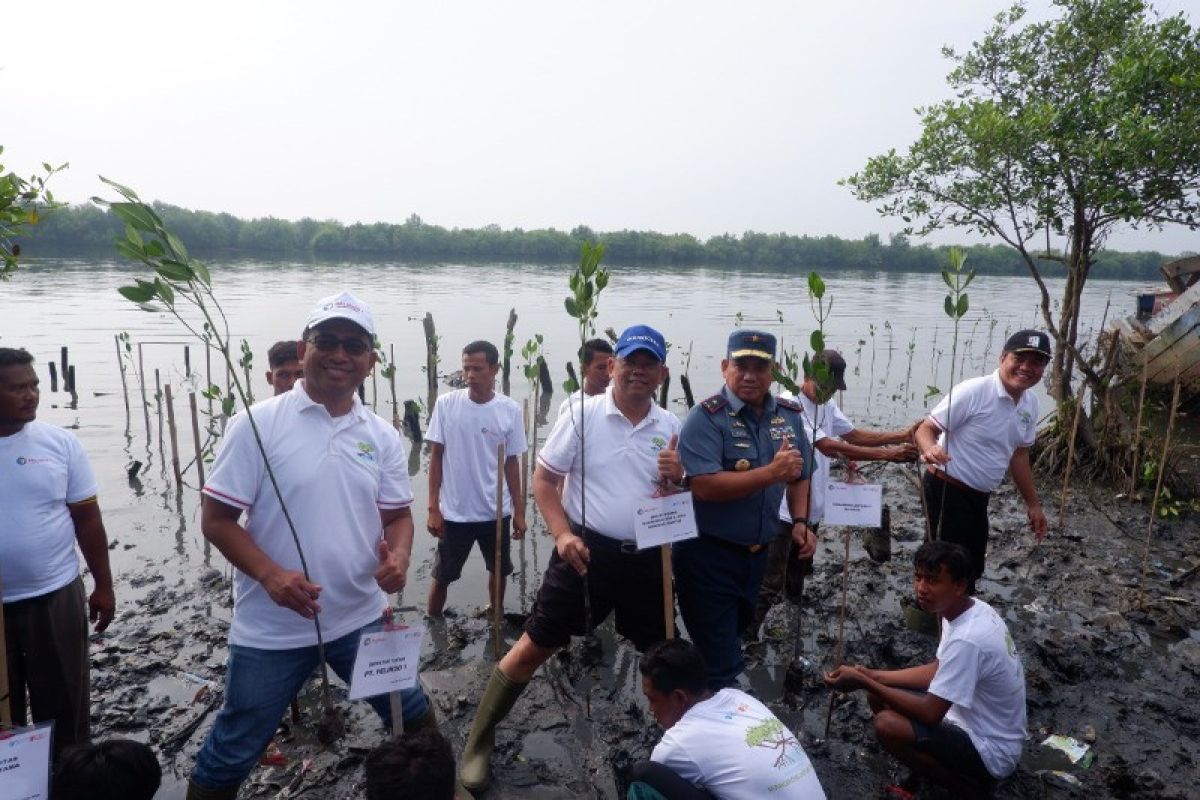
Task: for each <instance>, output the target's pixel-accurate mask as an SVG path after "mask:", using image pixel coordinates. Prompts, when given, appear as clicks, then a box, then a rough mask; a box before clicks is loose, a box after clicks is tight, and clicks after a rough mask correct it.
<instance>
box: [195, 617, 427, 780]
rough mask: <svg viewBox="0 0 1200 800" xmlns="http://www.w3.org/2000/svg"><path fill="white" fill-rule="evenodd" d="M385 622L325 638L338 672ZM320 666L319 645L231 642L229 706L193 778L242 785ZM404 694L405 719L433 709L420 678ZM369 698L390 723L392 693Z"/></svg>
mask: <svg viewBox="0 0 1200 800" xmlns="http://www.w3.org/2000/svg"><path fill="white" fill-rule="evenodd" d="M381 627H382V622H375V623H372V624H370V625H366V626H364V627H362V628H360V629H359V630H357V631H354V632H353V633H348V634H346V635H345V636H343V637H341V638H340V639H336V640H334V641H332V642H326V643H325V660H326V661H327V662H328V664H329V666H331V667H332V668H333V671H334V672H336V673H337V675H338V677H340V678H341V679H342V680H344V681H346V682H347V683H349V682H350V673H351V671H352V670H353V669H354V656H355V653H356V652H357V651H358V639H359V636H360V635H361V634H362V633H364V632H368V631H372V630H379V629H380V628H381ZM317 666H318V661H317V647H316V645H313V646H311V647H300V648H296V649H294V650H260V649H259V648H256V647H241V646H239V645H230V646H229V669H228V673H227V674H226V677H225V705H224V706H223V707H222V708H221V711H220V712H219V713H218V714H217V719H216V721H215V722H214V723H213V727H212V730H211V731H209V733H208V737H207V738H206V739H205V740H204V745H203V746H202V747H201V748H200V752H199V753H198V754H197V755H196V767H195V769H193V771H192V781H193V782H195V783H196V784H198V785H200V786H203V787H205V788H209V789H223V788H227V787H231V786H238V785H240V784H241V783H242V781H244V780H245V779H246V777H247V776H248V775H249V774H250V773H251V772H252V771H253V770H254V767H255V766H256V765H257V764H258V759H259V758H260V757H261V756H262V754H263V751H265V750H266V749H267V745H268V744H269V743H270V742H271V737H272V736H274V735H275V731H276V729H278V727H279V721H280V720H281V719H282V718H283V715H284V712H286V711H287V708H288V705H289V704H290V703H291V702H292V698H294V697H295V696H296V694H297V693H298V692H299V691H300V689H301V688H302V687H303V686H304V682H305V681H306V680H308V677H309V676H310V675H312V673H313V670H315V669H316V668H317ZM402 699H403V704H404V718H405V719H406V720H411V719H416V718H418V717H420V716H422V715H424V714H425V712H426V711H427V710H428V708H429V703H428V701H427V700H426V698H425V693H424V691H422V689H421V684H420V682H418V683H417V685H416V686H414V687H413V688H412V689H407V690H405V691H404V692H403V693H402ZM367 702H368V703H370V704H371V706H372V707H373V708H374V709H375V711H376V712H377V713H378V714H379V716H380V718H381V719H382V720H383V723H384V725H386V726H388V727H390V726H391V724H392V711H391V703H390V701H389V699H388V696H387V695H379V696H376V697H370V698H367Z"/></svg>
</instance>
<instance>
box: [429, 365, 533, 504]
mask: <svg viewBox="0 0 1200 800" xmlns="http://www.w3.org/2000/svg"><path fill="white" fill-rule="evenodd" d="M425 438H426V439H428V440H429V441H431V442H437V443H438V444H440V445H442V446H443V447H444V448H445V452H443V453H442V488H441V494H440V495H439V502H438V508H439V509H440V510H441V512H442V516H443V517H445V518H446V519H448V520H450V521H451V522H486V521H488V520H494V519H495V518H496V449H497V447H498V446H499V444H500V443H501V442H504V454H505V458H506V459H507V458H508V457H510V456H519V455H521V453H524V452H525V447H526V446H525V422H524V420H522V419H521V407H520V406H519V405H517V401H516V400H513V399H512V398H511V397H507V396H505V395H502V394H499V393H497V394H495V395H493V396H492V399H491V400H489V401H487V402H486V403H476V402H475V401H474V400H472V399H471V397H470V395H469V394H468V390H467V389H457V390H455V391H453V392H450V393H448V394H444V395H442V396H441V397H439V398H438V401H437V405H435V406H434V407H433V418H432V419H430V421H429V431H428V432H427V433H426V434H425ZM512 507H513V506H512V495H510V494H509V492H508V487H507V485H506V486H505V491H504V513H505V514H506V515H507V514H512Z"/></svg>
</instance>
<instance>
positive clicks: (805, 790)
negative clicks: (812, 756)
mask: <svg viewBox="0 0 1200 800" xmlns="http://www.w3.org/2000/svg"><path fill="white" fill-rule="evenodd" d="M650 759H651V760H652V761H656V762H658V763H659V764H662V765H664V766H666V767H669V768H670V769H671V770H672V771H674V772H675V773H676V774H677V775H679V776H680V777H682V778H683V779H684V780H686V781H688V782H689V783H691V784H693V785H695V786H698V787H699V788H701V789H704V790H706V791H709V792H711V793H712V794H714V795H716V797H717V798H718V800H768V799H769V798H781V800H825V791H824V790H823V789H822V788H821V781H820V780H819V779H818V778H817V773H816V771H815V770H813V765H812V762H811V761H809V760H808V755H807V754H806V753H805V752H804V749H803V748H802V747H801V746H800V742H799V740H797V739H796V737H795V735H794V734H793V733H792V732H791V731H790V730H788V729H787V727H786V726H785V725H784V724H783V723H782V722H780V721H779V718H778V717H776V716H775V715H774V714H772V713H771V712H770V710H769V709H768V708H767V707H766V706H764V705H763V704H762V703H760V702H758V701H757V700H755V699H754V698H753V697H751V696H750V695H748V694H746V693H745V692H743V691H740V690H738V689H722V690H721V691H719V692H717V693H716V694H714V695H713V696H712V697H711V698H709V699H708V700H704V701H702V702H699V703H697V704H696V705H694V706H692V707H691V708H690V709H688V711H687V713H686V714H684V715H683V717H682V718H681V719H680V720H679V722H676V723H675V724H674V725H673V726H672V727H671V729H670V730H668V731H666V732H665V733H664V734H663V738H662V741H661V742H659V743H658V744H657V745H656V746H655V748H654V752H653V753H651V755H650Z"/></svg>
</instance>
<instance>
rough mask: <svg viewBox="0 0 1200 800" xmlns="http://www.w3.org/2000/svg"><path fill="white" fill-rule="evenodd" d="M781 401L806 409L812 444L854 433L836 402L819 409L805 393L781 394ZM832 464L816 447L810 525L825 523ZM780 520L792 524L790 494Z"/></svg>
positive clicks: (814, 451) (805, 417) (805, 429)
mask: <svg viewBox="0 0 1200 800" xmlns="http://www.w3.org/2000/svg"><path fill="white" fill-rule="evenodd" d="M780 397H787V398H789V399H791V400H796V401H798V402H799V403H800V406H801V407H802V408H803V409H804V431H805V432H804V435H805V436H807V437H808V440H809V443H810V444H813V445H815V444H816V442H819V441H821V440H822V439H824V438H826V437H833V438H841V437H842V436H845V435H846V434H847V433H849V432H850V431H852V430H854V423H853V422H851V421H850V420H849V419H848V418H847V417H846V415H845V414H843V413H842V410H841V409H840V408H838V407H837V403H835V402H833V400H826V401H825V402H824V403H822V404H821V405H820V406H818V405H817V404H816V403H814V402H813V401H812V400H810V399H808V395H806V394H805V393H804V392H801V393H800V396H799V397H792V395H791V393H790V392H789V393H788V394H786V395H785V394H783V393H782V392H781V393H780ZM814 426H815V427H816V429H817V435H816V436H815V437H814V436H813V428H814ZM829 464H830V458H829V456H827V455H825V454H824V453H822V452H821V451H820V450H818V449H817V448H816V447H815V446H814V447H813V474H812V478H811V480H810V483H809V490H810V492H811V494H810V495H809V498H808V519H809V522H821V521H822V520H823V519H825V491H826V490H825V487H826V486H828V484H829ZM779 519H780V520H781V521H783V522H791V521H792V512H791V509H790V508H788V501H787V494H786V493H785V494H784V496H783V503H781V504H780V506H779Z"/></svg>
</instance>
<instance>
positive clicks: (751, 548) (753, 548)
mask: <svg viewBox="0 0 1200 800" xmlns="http://www.w3.org/2000/svg"><path fill="white" fill-rule="evenodd" d="M700 538H701V539H703V540H704V541H706V542H712V543H714V544H719V545H721V546H722V547H727V548H729V549H730V550H734V551H736V552H738V553H743V554H749V555H754V554H755V553H759V552H761V551H762V550H764V549H765V548H766V545H765V544H757V543H755V544H741V543H739V542H731V541H729V540H728V539H722V538H720V537H719V536H710V535H709V534H707V533H702V534H700Z"/></svg>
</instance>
